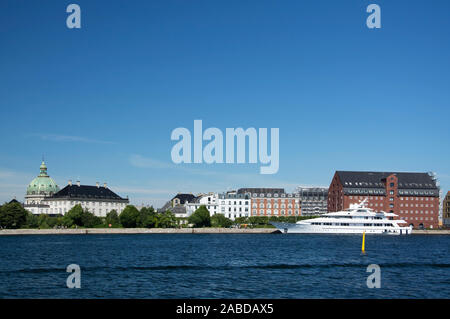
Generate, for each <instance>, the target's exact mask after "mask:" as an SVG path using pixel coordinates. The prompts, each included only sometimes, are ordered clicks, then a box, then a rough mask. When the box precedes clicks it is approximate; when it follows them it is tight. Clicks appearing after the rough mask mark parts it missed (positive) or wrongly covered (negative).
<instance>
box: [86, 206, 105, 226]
mask: <svg viewBox="0 0 450 319" xmlns="http://www.w3.org/2000/svg"><path fill="white" fill-rule="evenodd" d="M101 224H103V221H102V219H101V218H100V217H98V216H95V215H94V214H92V213H91V212H89V211H88V210H84V211H83V214H82V216H81V226H84V227H88V228H92V227H95V226H100V225H101Z"/></svg>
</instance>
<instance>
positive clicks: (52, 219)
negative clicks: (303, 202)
mask: <svg viewBox="0 0 450 319" xmlns="http://www.w3.org/2000/svg"><path fill="white" fill-rule="evenodd" d="M305 218H311V217H310V216H308V217H303V216H289V217H284V216H279V217H277V216H270V217H269V216H251V217H238V218H236V219H235V220H234V221H233V220H231V219H229V218H227V217H225V215H223V214H214V215H213V216H211V215H210V212H209V211H208V209H207V208H206V206H204V205H202V206H200V207H199V208H198V209H197V210H196V211H195V212H194V213H193V214H192V215H191V216H189V217H188V218H187V219H184V218H177V217H175V215H174V214H173V213H172V212H170V211H165V212H163V213H158V212H156V211H155V210H154V209H153V207H143V208H141V209H140V210H138V209H137V208H136V207H135V206H133V205H128V206H126V207H125V208H124V210H123V211H122V212H121V213H120V214H118V213H117V211H116V210H111V211H110V212H109V213H108V214H106V217H98V216H95V215H94V214H93V213H91V212H89V210H87V209H83V208H82V207H81V205H75V206H74V207H72V208H71V209H70V210H69V211H68V212H67V213H66V214H65V215H57V216H49V215H46V214H41V215H33V214H32V213H31V212H29V211H27V210H26V209H25V208H23V206H22V205H21V204H20V203H19V202H10V203H5V204H4V205H2V206H0V228H8V229H17V228H43V229H45V228H78V227H85V228H110V227H111V228H121V227H123V228H137V227H139V228H175V227H188V226H193V227H232V226H239V227H249V228H261V227H262V228H264V227H273V226H272V225H271V224H270V222H271V221H279V222H288V223H295V222H297V221H298V220H301V219H305ZM186 221H187V223H186Z"/></svg>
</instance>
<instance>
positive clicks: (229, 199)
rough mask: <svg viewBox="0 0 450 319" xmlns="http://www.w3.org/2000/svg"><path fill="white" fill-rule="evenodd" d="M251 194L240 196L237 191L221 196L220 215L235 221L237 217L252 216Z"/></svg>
mask: <svg viewBox="0 0 450 319" xmlns="http://www.w3.org/2000/svg"><path fill="white" fill-rule="evenodd" d="M250 201H251V199H250V194H248V193H245V194H240V193H237V192H236V191H232V192H226V193H222V194H220V195H219V205H218V206H219V209H218V212H219V213H220V214H224V215H225V217H227V218H229V219H231V220H234V219H236V218H237V217H249V216H250Z"/></svg>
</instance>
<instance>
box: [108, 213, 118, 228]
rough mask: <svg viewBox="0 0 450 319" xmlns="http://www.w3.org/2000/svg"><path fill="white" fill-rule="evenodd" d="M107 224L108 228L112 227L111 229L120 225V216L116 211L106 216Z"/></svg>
mask: <svg viewBox="0 0 450 319" xmlns="http://www.w3.org/2000/svg"><path fill="white" fill-rule="evenodd" d="M105 223H106V226H109V225H111V227H117V226H119V225H120V220H119V214H117V211H116V210H115V209H113V210H111V211H110V212H109V213H108V214H106V218H105Z"/></svg>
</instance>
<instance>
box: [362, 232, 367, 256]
mask: <svg viewBox="0 0 450 319" xmlns="http://www.w3.org/2000/svg"><path fill="white" fill-rule="evenodd" d="M361 252H362V253H363V254H365V253H366V232H365V231H364V232H363V240H362V247H361Z"/></svg>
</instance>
